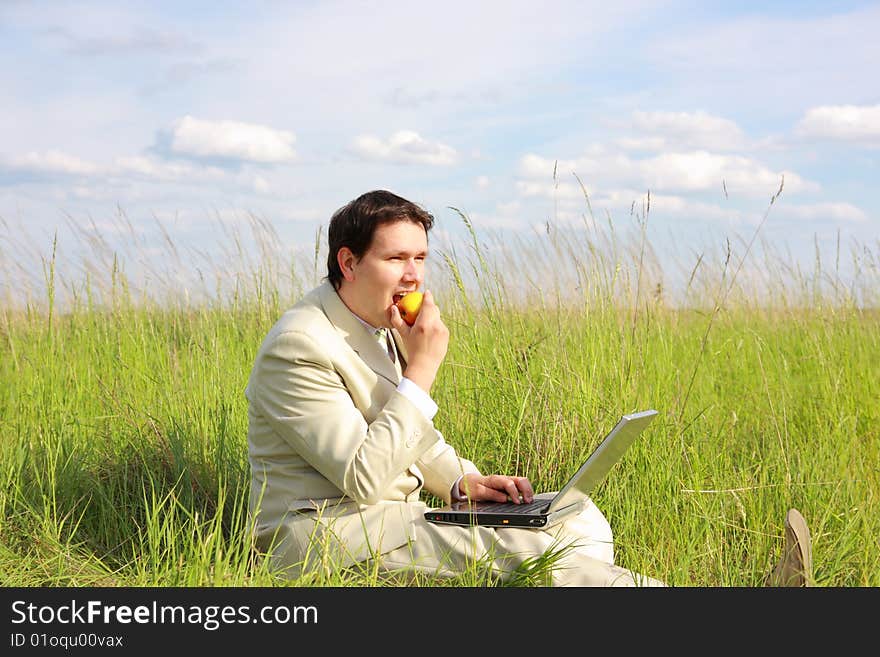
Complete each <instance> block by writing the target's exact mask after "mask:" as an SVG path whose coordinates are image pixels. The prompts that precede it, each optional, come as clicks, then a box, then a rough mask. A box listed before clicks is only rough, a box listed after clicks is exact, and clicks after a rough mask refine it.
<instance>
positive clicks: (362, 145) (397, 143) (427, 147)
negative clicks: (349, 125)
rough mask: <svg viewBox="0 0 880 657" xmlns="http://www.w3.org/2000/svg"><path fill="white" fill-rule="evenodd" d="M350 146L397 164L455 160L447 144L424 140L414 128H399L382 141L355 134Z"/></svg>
mask: <svg viewBox="0 0 880 657" xmlns="http://www.w3.org/2000/svg"><path fill="white" fill-rule="evenodd" d="M352 150H354V152H356V153H357V154H358V155H360V156H361V157H364V158H365V159H368V160H387V161H389V162H396V163H399V164H430V165H434V166H444V165H450V164H455V162H456V161H457V160H458V153H456V151H455V149H454V148H452V147H451V146H447V145H446V144H442V143H440V142H435V141H428V140H427V139H424V138H423V137H422V136H421V135H419V134H418V133H417V132H413V131H411V130H399V131H397V132H395V133H394V134H393V135H391V137H389V138H388V139H387V140H386V141H383V140H382V139H380V138H379V137H376V136H373V135H361V136H359V137H357V138H355V140H354V143H353V144H352Z"/></svg>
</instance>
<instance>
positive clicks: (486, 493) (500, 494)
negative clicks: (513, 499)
mask: <svg viewBox="0 0 880 657" xmlns="http://www.w3.org/2000/svg"><path fill="white" fill-rule="evenodd" d="M480 499H484V500H491V501H493V502H506V501H507V493H505V492H504V491H501V490H498V489H497V488H495V487H494V486H483V487H482V495H481V496H480Z"/></svg>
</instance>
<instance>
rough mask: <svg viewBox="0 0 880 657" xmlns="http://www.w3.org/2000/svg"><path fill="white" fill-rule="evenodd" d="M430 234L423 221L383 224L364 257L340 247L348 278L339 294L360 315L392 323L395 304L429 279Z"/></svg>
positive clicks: (374, 322) (375, 322)
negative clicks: (426, 272) (427, 277)
mask: <svg viewBox="0 0 880 657" xmlns="http://www.w3.org/2000/svg"><path fill="white" fill-rule="evenodd" d="M427 256H428V235H427V233H425V229H424V227H422V225H421V224H419V223H412V222H410V221H395V222H393V223H388V224H381V225H379V226H378V227H377V228H376V232H375V233H374V234H373V242H372V244H370V247H369V248H368V249H367V251H366V252H365V253H364V254H363V256H362V257H361V258H360V259H357V258H355V257H354V255H353V254H352V253H351V251H349V250H348V249H347V248H342V249H340V250H339V255H338V257H339V259H340V267H341V268H342V271H343V276H344V280H343V281H342V284H341V285H340V287H339V296H340V298H342V300H343V301H344V302H345V305H347V306H348V308H349V309H350V310H351V311H352V312H353V313H354V314H356V315H357V316H358V317H360V318H361V319H363V320H364V321H366V322H369V323H370V324H372V325H373V326H390V325H391V324H390V322H389V319H388V318H389V312H390V310H391V306H392V305H393V304H394V302H395V301H397V300H398V299H399V298H400V297H402V296H403V295H404V294H405V293H407V292H413V291H415V290H418V289H419V288H420V287H421V286H422V283H423V282H424V280H425V259H426V258H427Z"/></svg>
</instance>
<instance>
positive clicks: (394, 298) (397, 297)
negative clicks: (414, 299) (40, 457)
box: [391, 292, 409, 305]
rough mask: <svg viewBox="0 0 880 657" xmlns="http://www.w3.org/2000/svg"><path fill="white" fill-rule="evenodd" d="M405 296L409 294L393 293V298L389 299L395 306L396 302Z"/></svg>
mask: <svg viewBox="0 0 880 657" xmlns="http://www.w3.org/2000/svg"><path fill="white" fill-rule="evenodd" d="M407 294H409V293H408V292H395V293H394V296H392V297H391V301H392V302H394V304H395V305H397V302H398V301H400V300H401V299H403V297H405V296H406V295H407Z"/></svg>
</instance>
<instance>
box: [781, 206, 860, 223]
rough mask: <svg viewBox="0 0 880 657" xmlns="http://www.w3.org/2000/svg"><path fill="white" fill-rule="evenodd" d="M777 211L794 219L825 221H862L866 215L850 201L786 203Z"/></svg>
mask: <svg viewBox="0 0 880 657" xmlns="http://www.w3.org/2000/svg"><path fill="white" fill-rule="evenodd" d="M779 212H780V213H781V214H784V215H786V216H789V217H793V218H795V219H819V220H826V221H845V222H851V223H863V222H866V221H867V220H868V215H867V214H866V213H865V211H864V210H862V209H861V208H859V207H857V206H855V205H852V204H851V203H844V202H838V203H813V204H809V205H786V204H783V205H782V206H781V207H780V208H779Z"/></svg>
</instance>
